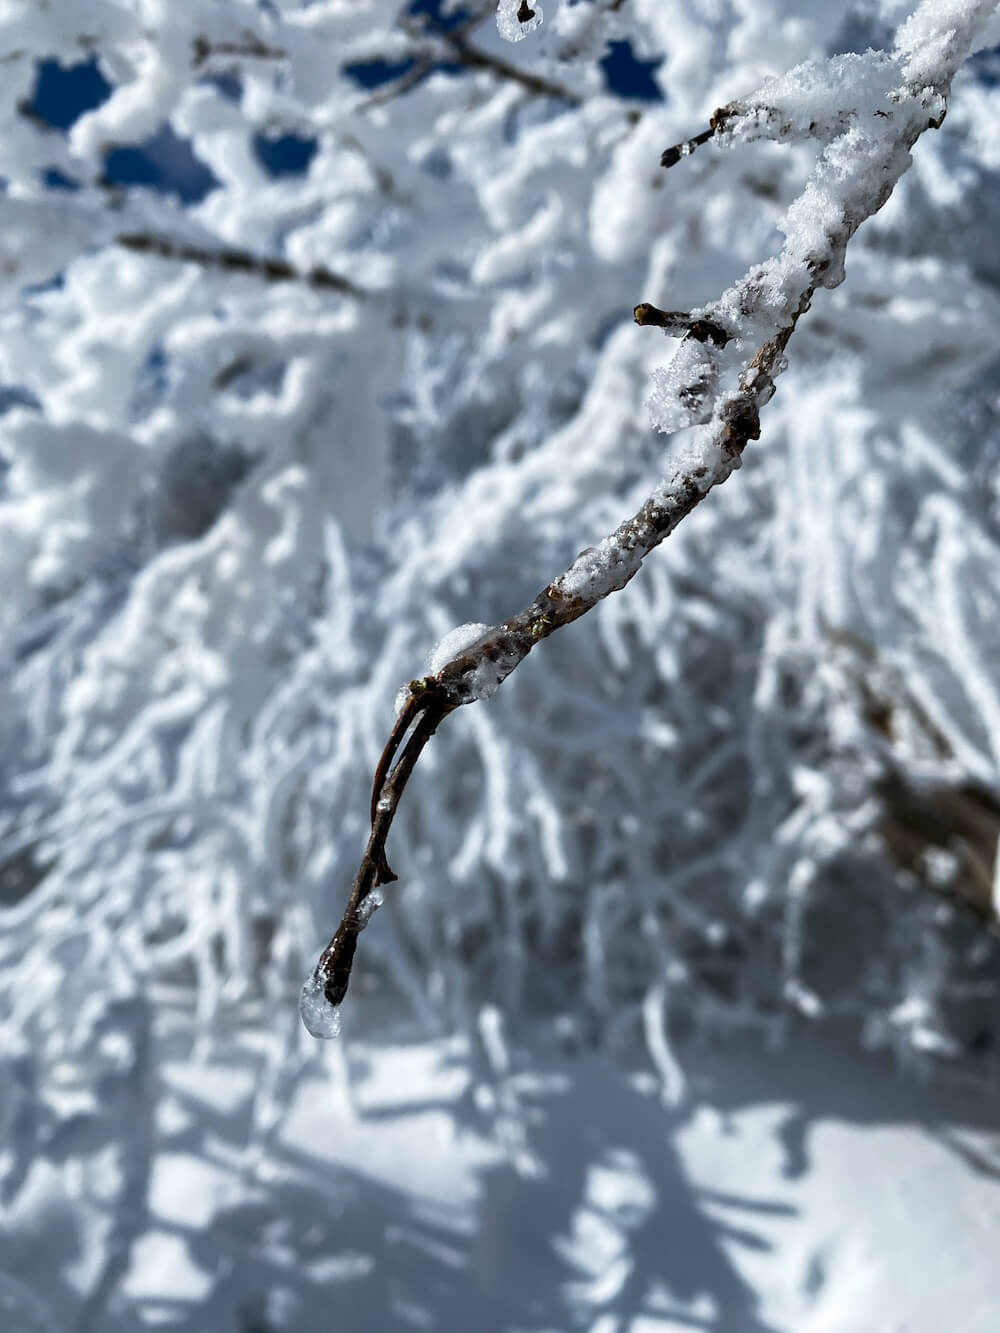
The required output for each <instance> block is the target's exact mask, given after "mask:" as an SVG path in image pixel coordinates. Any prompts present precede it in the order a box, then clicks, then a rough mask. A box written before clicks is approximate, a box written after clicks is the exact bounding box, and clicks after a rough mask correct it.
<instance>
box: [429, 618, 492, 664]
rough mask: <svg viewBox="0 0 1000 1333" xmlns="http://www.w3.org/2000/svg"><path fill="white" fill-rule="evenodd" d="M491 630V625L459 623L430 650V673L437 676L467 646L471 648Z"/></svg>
mask: <svg viewBox="0 0 1000 1333" xmlns="http://www.w3.org/2000/svg"><path fill="white" fill-rule="evenodd" d="M489 630H490V626H489V625H483V624H480V623H477V622H472V621H470V622H469V623H468V624H465V625H457V626H456V627H455V628H454V629H453V630H449V631H448V633H447V634H446V635H445V636H444V638H443V639H439V640H438V642H437V644H436V645H435V646H434V647H433V648H432V649H431V651H430V654H429V656H428V658H427V671H428V674H429V675H432V676H436V675H437V673H438V672H439V671H441V670H442V669H443V668H444V667H446V666H447V665H448V663H449V662H452V661H454V659H455V658H456V657H460V656H461V655H462V653H464V652H465V650H466V649H467V648H471V647H472V645H473V644H474V643H476V642H477V641H478V640H479V639H481V638H482V637H483V635H484V634H488V633H489Z"/></svg>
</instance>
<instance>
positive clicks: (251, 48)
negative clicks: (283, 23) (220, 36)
mask: <svg viewBox="0 0 1000 1333" xmlns="http://www.w3.org/2000/svg"><path fill="white" fill-rule="evenodd" d="M191 46H192V53H193V56H194V67H195V69H197V68H198V67H199V66H201V65H204V64H205V62H206V61H207V60H211V59H212V57H213V56H227V57H229V58H230V59H237V60H287V59H288V53H287V51H283V50H282V49H281V48H280V47H278V46H268V45H267V44H266V43H265V42H263V41H261V39H260V38H259V37H258V36H257V35H256V33H252V32H244V34H243V37H242V40H241V41H238V42H210V41H209V40H208V38H207V37H196V38H195V39H194V41H193V42H192V43H191Z"/></svg>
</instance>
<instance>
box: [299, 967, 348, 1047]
mask: <svg viewBox="0 0 1000 1333" xmlns="http://www.w3.org/2000/svg"><path fill="white" fill-rule="evenodd" d="M326 982H327V977H326V975H325V974H324V973H323V972H321V971H320V969H319V968H318V967H316V968H314V969H313V971H312V972H311V973H310V975H309V977H308V978H307V980H306V983H305V985H304V986H303V987H302V994H301V995H300V996H299V1013H300V1015H301V1016H302V1022H303V1024H304V1026H305V1029H306V1031H307V1032H308V1033H309V1035H310V1037H320V1038H322V1039H323V1040H328V1039H329V1038H330V1037H339V1036H340V1007H339V1006H338V1005H335V1004H331V1003H330V1001H329V1000H328V999H327V998H326V992H325V989H324V988H325V986H326Z"/></svg>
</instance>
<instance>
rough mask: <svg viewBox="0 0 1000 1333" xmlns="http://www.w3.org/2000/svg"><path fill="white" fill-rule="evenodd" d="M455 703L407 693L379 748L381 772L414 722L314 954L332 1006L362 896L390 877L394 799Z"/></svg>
mask: <svg viewBox="0 0 1000 1333" xmlns="http://www.w3.org/2000/svg"><path fill="white" fill-rule="evenodd" d="M455 706H456V705H455V704H453V703H451V702H450V701H449V700H448V699H447V697H446V696H445V695H444V694H443V693H442V692H441V691H439V690H438V689H435V688H428V689H425V690H423V691H422V692H421V694H420V695H419V696H414V695H411V696H410V699H409V700H408V701H407V704H406V706H405V707H404V710H403V713H401V714H400V719H398V720H397V724H396V726H395V727H393V730H392V735H391V736H390V738H389V743H388V744H387V745H386V748H385V750H384V751H383V754H382V759H381V760H380V762H379V770H380V771H381V772H384V771H385V770H386V769H388V767H389V763H390V762H391V758H392V755H393V754H394V753H395V750H396V748H397V747H398V746H399V743H400V741H401V740H402V737H403V734H404V733H405V731H406V730H407V729H408V727H409V725H410V724H411V723H414V722H415V724H416V725H415V726H414V727H413V732H412V734H411V735H410V739H409V740H408V741H407V742H406V745H405V747H404V748H403V753H402V754H401V755H400V757H399V759H398V760H397V761H396V764H395V767H393V768H392V770H391V771H390V772H389V774H388V777H386V778H385V780H384V781H383V782H382V784H381V786H380V787H379V794H378V797H377V799H376V800H375V801H374V802H373V804H372V830H371V834H370V836H369V838H368V845H367V847H366V848H365V852H364V856H363V857H362V858H361V865H360V867H359V868H358V873H357V875H356V876H355V879H354V886H353V888H352V890H351V897H350V901H349V902H348V904H347V910H346V911H345V912H344V915H343V918H342V920H341V922H340V925H339V926H338V927H337V933H336V934H335V935H334V937H333V939H332V940H331V941H330V943H329V944H328V945H327V946H326V948H325V949H324V950H323V952H322V953H321V954H320V957H319V962H318V963H317V965H316V975H317V976H318V977H319V978H321V979H322V981H323V992H324V995H325V996H326V999H327V1001H328V1002H329V1003H330V1004H331V1005H338V1004H339V1003H340V1002H341V1000H342V999H343V998H344V996H345V995H346V994H347V987H348V983H349V982H350V979H351V968H352V966H353V963H354V952H355V950H356V948H357V944H358V935H359V934H360V932H361V931H362V930H363V929H364V927H365V925H366V923H367V921H368V916H369V913H368V912H366V911H365V908H364V903H365V900H366V899H367V898H368V896H369V895H370V893H371V892H372V890H373V889H374V888H375V887H377V886H378V885H380V884H385V883H387V882H388V881H389V880H393V879H395V878H396V877H395V875H393V873H392V871H391V870H389V867H388V864H387V862H386V859H385V840H386V837H387V836H388V833H389V829H390V827H391V825H392V821H393V819H394V817H395V814H396V808H397V806H398V804H399V798H400V797H401V796H402V794H403V791H404V790H405V788H406V784H407V782H409V780H410V775H411V774H412V772H413V769H414V767H415V765H416V762H417V760H418V759H419V758H420V754H421V751H422V750H423V748H424V746H425V745H426V744H427V742H428V741H429V740H430V738H431V737H432V736H433V735H434V733H435V731H436V730H437V728H438V726H439V724H440V722H441V720H442V719H443V718H444V717H446V716H447V715H448V713H450V712H451V711H452V710H453V709H454V708H455ZM404 716H405V718H406V725H405V726H403V727H402V728H401V727H400V726H399V721H400V720H402V718H403V717H404ZM390 746H391V749H390ZM387 756H388V757H387Z"/></svg>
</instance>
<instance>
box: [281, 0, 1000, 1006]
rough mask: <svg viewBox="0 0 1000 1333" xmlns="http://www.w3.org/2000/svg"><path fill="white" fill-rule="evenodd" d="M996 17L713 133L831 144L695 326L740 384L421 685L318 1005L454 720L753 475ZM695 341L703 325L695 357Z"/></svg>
mask: <svg viewBox="0 0 1000 1333" xmlns="http://www.w3.org/2000/svg"><path fill="white" fill-rule="evenodd" d="M996 9H997V5H996V3H995V0H945V2H944V3H942V2H941V0H924V3H922V4H921V5H920V6H919V7H918V8H917V10H916V11H915V12H914V13H913V15H912V16H911V17H910V18H909V19H908V20H907V21H906V22H905V23H904V24H903V25H902V27H901V29H900V31H899V33H898V34H897V39H896V44H895V46H894V49H893V51H892V52H891V53H883V52H874V51H870V52H868V53H867V54H866V55H864V56H860V57H859V56H840V57H834V58H833V59H831V60H830V61H828V62H826V63H825V64H818V63H810V64H808V65H803V66H800V67H798V68H797V69H794V70H792V71H791V72H790V73H789V74H788V75H786V76H785V77H784V78H783V79H777V80H770V81H769V82H768V83H767V84H766V85H765V86H764V87H763V88H762V89H761V90H760V91H759V92H758V93H757V94H756V95H754V96H752V97H749V98H746V99H743V100H742V101H740V102H738V103H734V104H733V105H732V106H731V107H730V108H727V109H726V112H725V114H724V115H720V116H717V117H716V118H714V120H713V129H712V131H711V133H712V134H714V133H716V130H723V129H724V132H725V137H729V138H732V139H734V140H736V139H740V138H751V137H761V136H765V137H773V138H777V139H779V140H780V139H783V138H788V137H790V136H791V135H792V133H793V131H796V134H797V135H801V136H802V137H809V136H810V135H812V134H815V137H817V138H819V139H820V141H821V142H823V143H824V144H825V147H824V149H823V152H822V153H821V155H820V157H819V160H818V162H817V164H816V167H815V169H814V170H813V172H812V174H811V175H810V177H809V179H808V181H807V182H806V186H805V188H804V190H803V191H802V194H801V195H800V196H799V198H798V199H797V200H796V201H795V202H794V203H793V204H792V206H791V207H790V208H789V209H788V211H787V213H786V215H785V217H784V219H783V221H782V223H781V228H782V230H783V231H784V233H785V236H786V240H785V244H784V246H783V248H782V250H781V252H780V253H779V254H778V255H777V256H776V257H775V258H773V259H771V260H769V261H768V262H766V263H764V264H762V265H759V266H756V267H754V268H751V269H750V271H749V272H748V273H747V274H746V275H745V276H744V277H743V278H742V279H741V280H740V281H739V282H738V283H736V284H735V285H734V286H733V287H731V288H730V289H729V290H728V291H726V292H725V293H723V295H722V296H721V297H720V298H719V299H718V300H717V301H715V302H714V303H712V304H711V305H709V306H706V307H705V308H704V309H703V310H702V311H696V312H693V314H692V320H701V321H705V324H704V326H703V327H704V328H705V329H706V330H707V329H709V328H711V329H718V330H721V331H722V333H723V334H724V335H725V336H724V338H722V337H719V338H716V337H714V336H711V335H708V334H706V335H705V337H704V338H703V339H702V345H703V347H704V348H705V349H706V350H705V355H707V356H708V357H709V358H710V360H711V362H712V363H713V364H711V367H710V368H711V371H712V374H711V376H710V377H709V378H708V379H707V380H706V381H704V383H706V384H708V385H710V386H711V387H714V386H715V385H716V384H718V383H721V380H722V377H723V375H726V376H727V377H729V378H730V379H731V380H732V379H735V385H734V387H732V388H729V389H728V390H722V391H719V392H716V393H715V396H714V399H713V400H712V401H711V402H709V401H707V399H708V393H707V392H706V393H705V394H704V395H703V398H704V399H705V401H701V402H697V401H696V402H695V403H694V411H695V416H694V420H700V421H701V422H702V426H701V429H700V431H699V432H698V434H697V436H696V438H695V440H694V442H693V443H692V444H691V445H690V446H689V450H688V453H687V456H686V458H685V459H684V461H683V463H682V466H681V467H679V468H678V469H677V470H676V471H675V472H674V473H673V474H672V475H671V476H669V477H667V478H665V479H664V480H663V481H661V482H660V483H659V484H658V485H657V486H656V487H655V488H654V490H653V492H652V494H651V495H650V496H649V498H648V499H647V500H646V502H645V503H644V504H643V505H642V507H641V508H640V509H639V510H638V512H637V513H635V514H634V515H633V516H632V517H631V518H629V519H627V520H626V521H625V522H623V523H622V524H620V525H619V527H618V528H617V529H615V531H614V532H613V533H611V534H610V535H609V536H608V537H605V538H604V539H603V541H601V542H600V543H598V545H597V546H595V547H589V548H587V550H585V551H582V552H581V553H580V555H578V556H577V558H576V560H575V561H574V562H573V563H572V564H571V565H570V567H569V568H568V569H567V570H566V571H565V572H564V573H562V574H561V575H559V576H558V577H557V578H555V579H554V580H553V581H552V582H551V583H549V584H548V585H547V586H546V587H545V588H543V589H542V591H541V592H540V593H539V594H538V595H537V596H536V598H535V599H534V601H533V602H532V603H531V604H530V606H528V607H527V608H526V609H525V610H524V611H522V612H520V613H519V614H518V615H515V616H513V617H511V618H510V619H508V620H506V621H504V622H503V623H502V624H499V625H496V626H493V627H490V628H488V629H486V630H485V631H484V632H482V633H477V634H476V636H475V638H474V641H473V642H472V643H471V644H469V645H467V646H464V647H463V648H461V650H460V651H458V652H456V653H455V654H454V655H453V656H451V657H450V659H449V660H447V661H446V662H445V663H444V664H443V665H441V666H440V667H439V668H438V669H437V670H436V671H434V672H433V673H432V674H431V675H429V676H427V677H425V678H423V679H421V680H418V681H412V682H411V683H410V685H409V687H408V689H407V693H406V696H405V700H404V704H403V709H402V712H401V713H400V716H399V718H398V719H397V722H396V725H395V726H394V728H393V731H392V735H391V736H390V740H389V742H388V743H387V746H386V748H385V750H384V751H383V756H382V759H381V761H380V763H379V765H378V768H377V770H376V780H375V790H374V792H373V797H372V830H371V835H370V837H369V840H368V845H367V848H366V850H365V853H364V857H363V859H362V863H361V867H360V869H359V871H358V874H357V876H356V878H355V881H354V886H353V889H352V893H351V898H350V902H349V904H348V907H347V911H346V912H345V914H344V918H343V920H342V921H341V924H340V927H339V928H338V930H337V932H336V934H335V935H334V937H333V939H332V940H331V941H330V944H329V945H328V946H327V948H326V949H325V950H324V951H323V953H322V955H321V956H320V959H319V962H318V964H317V966H316V969H315V971H314V973H313V975H312V977H311V978H310V981H309V982H307V983H306V992H307V993H308V995H309V997H310V1000H311V1002H312V1001H315V999H316V997H317V995H318V994H319V993H320V992H322V994H323V995H324V996H325V999H326V1001H327V1003H328V1004H329V1005H332V1006H334V1007H336V1006H337V1005H339V1004H340V1002H341V1000H342V999H343V997H344V995H345V994H346V991H347V987H348V983H349V980H350V974H351V967H352V964H353V960H354V953H355V949H356V945H357V937H358V933H359V931H360V929H361V928H362V927H363V926H364V924H365V923H366V922H367V919H368V916H369V915H370V913H367V912H366V911H365V910H364V904H365V900H366V899H367V898H368V896H369V894H370V893H371V892H372V891H373V889H374V888H375V887H376V886H377V885H378V884H381V883H384V882H386V881H387V879H389V878H392V877H393V876H392V872H391V871H389V868H388V864H387V862H386V859H385V841H386V837H387V835H388V832H389V828H390V826H391V824H392V820H393V817H394V815H395V812H396V809H397V806H398V802H399V798H400V796H401V794H402V792H403V789H404V788H405V786H406V783H407V781H408V780H409V777H410V775H411V773H412V772H413V769H414V766H415V764H416V761H417V759H418V758H419V756H420V753H421V751H422V750H423V748H424V746H425V745H426V744H427V742H428V741H429V740H430V738H431V736H432V735H433V734H434V731H435V730H436V728H437V727H438V725H439V724H440V722H441V721H442V720H443V718H444V717H445V716H446V715H447V714H448V713H449V712H451V711H453V710H454V709H455V708H458V707H460V706H461V705H463V704H468V703H472V702H474V701H476V700H480V699H486V698H489V697H490V696H491V695H492V694H493V693H494V692H495V691H496V690H497V688H498V687H499V686H500V685H501V684H502V682H503V681H504V680H505V679H506V678H507V676H509V675H510V673H511V672H512V671H514V670H515V668H516V667H517V666H519V665H520V663H521V662H522V661H523V660H524V659H525V657H527V655H528V653H529V652H530V651H531V649H532V648H533V647H534V646H535V645H536V644H537V643H539V642H541V641H542V640H543V639H545V638H548V636H549V635H550V634H552V633H554V632H555V630H557V629H560V628H562V627H563V626H564V625H568V624H571V623H572V622H573V621H574V620H577V619H579V618H580V617H581V616H583V615H585V614H586V613H587V612H588V611H590V610H592V609H593V608H594V607H595V606H596V605H597V604H598V603H599V602H601V601H602V600H603V599H604V598H605V597H607V596H608V595H609V594H610V593H612V592H617V591H620V590H621V589H623V588H624V587H625V586H626V585H627V584H628V583H629V582H630V581H631V579H633V578H634V577H635V575H636V574H637V573H638V571H639V569H640V568H641V566H642V563H643V561H644V560H645V558H646V556H647V555H648V554H649V553H650V552H651V551H652V550H654V549H655V548H656V547H657V546H659V544H660V543H661V542H662V541H663V540H664V539H665V538H666V537H667V536H669V534H670V533H671V532H672V531H673V530H674V528H675V527H676V526H677V524H678V523H679V522H680V521H681V519H682V518H684V517H685V516H686V515H687V514H689V513H690V512H691V511H692V510H693V509H694V508H695V507H696V506H697V505H698V504H700V502H701V501H702V500H703V499H704V498H705V496H706V495H707V494H708V492H709V491H710V490H712V489H713V488H714V487H715V486H717V485H720V484H721V483H722V482H723V481H725V480H726V478H727V477H728V476H729V475H730V473H731V472H733V471H735V469H736V468H738V467H739V466H740V463H741V459H742V454H743V451H744V449H745V447H746V445H747V444H748V442H749V441H750V440H752V439H757V438H758V437H759V435H760V409H761V408H762V407H763V406H764V405H765V404H766V403H767V402H768V401H769V399H770V398H771V396H772V395H773V393H774V389H775V380H776V379H777V377H778V375H779V374H780V373H781V372H782V370H783V369H784V368H785V365H786V361H785V349H786V347H787V344H788V341H789V339H790V338H791V335H792V333H793V332H794V330H795V327H796V325H797V323H798V320H799V319H800V317H801V316H802V315H803V314H804V313H805V312H806V311H807V310H808V309H809V306H810V303H811V301H812V298H813V295H814V293H815V291H816V289H817V288H818V287H835V286H837V285H838V284H839V283H840V282H841V281H842V280H843V277H844V260H845V255H846V250H847V245H848V243H849V241H850V239H851V237H852V236H853V235H854V233H855V232H856V230H857V228H858V227H859V226H860V225H861V223H862V222H864V221H865V220H866V219H867V218H869V217H871V216H872V215H873V214H874V213H876V212H877V211H878V210H879V209H880V208H881V207H882V206H883V204H884V203H885V202H886V200H887V199H888V198H889V196H890V194H891V193H892V190H893V188H894V186H895V184H896V182H897V181H898V180H899V178H900V177H901V176H902V175H903V173H904V172H905V171H906V170H907V168H908V167H909V165H910V162H911V157H910V150H911V149H912V147H913V145H914V143H915V142H916V141H917V139H918V138H919V137H920V135H921V134H922V133H923V132H924V131H925V130H927V129H929V128H935V129H936V128H938V127H939V126H940V125H941V123H942V120H943V118H944V114H945V110H946V98H947V94H948V92H949V90H950V86H951V81H952V78H953V76H954V74H955V72H956V70H957V69H958V68H959V66H960V65H961V64H962V62H963V61H964V60H965V59H966V58H967V56H968V55H969V53H970V51H971V50H972V49H974V42H975V39H976V36H977V34H978V33H979V32H980V31H981V30H982V29H983V28H984V26H985V25H986V23H987V22H988V20H989V19H990V17H991V16H992V15H993V13H994V12H995V11H996ZM705 137H708V136H705ZM648 309H651V308H650V307H642V306H641V307H638V308H637V310H639V311H644V310H648ZM637 318H639V317H638V316H637ZM684 318H685V317H681V316H671V317H667V318H666V319H665V320H663V321H656V320H646V319H642V318H639V322H641V323H648V322H661V323H662V324H663V325H664V327H666V329H667V332H668V333H670V332H676V331H678V330H677V327H676V325H677V323H678V322H683V321H684ZM692 334H693V327H692V326H689V327H688V329H687V332H686V334H685V337H684V339H683V340H682V344H681V350H682V351H683V350H684V348H685V345H686V344H688V343H689V342H690V340H691V339H692ZM696 341H697V339H696ZM709 343H711V347H710V348H709V347H708V344H709ZM748 353H749V354H748ZM740 358H741V359H740ZM727 362H728V364H727ZM681 365H682V369H683V366H684V362H683V360H682V362H681ZM670 369H674V367H670V368H668V371H667V372H660V376H661V384H660V390H659V393H658V394H656V395H654V399H653V408H654V415H655V416H656V418H657V419H658V422H659V424H661V425H662V426H664V427H665V428H666V427H667V426H668V424H669V425H674V424H676V421H675V419H674V418H672V417H671V415H670V414H671V411H672V410H673V404H674V403H675V401H676V399H677V398H678V397H684V396H685V394H687V396H688V397H689V399H690V398H691V397H692V385H691V384H689V383H688V384H686V383H684V381H683V376H682V377H680V378H678V377H677V376H676V375H674V376H673V377H671V376H670V374H669V371H670ZM694 397H695V398H697V394H695V395H694ZM478 628H479V627H477V629H478ZM411 727H412V731H411V732H410V735H409V739H408V740H407V741H406V743H405V745H403V748H402V753H401V755H400V757H399V758H398V759H397V760H396V761H395V764H393V763H392V760H393V758H394V756H395V754H396V752H397V750H398V749H399V747H400V745H401V744H402V741H403V737H404V735H405V734H406V732H407V731H408V730H409V729H410V728H411Z"/></svg>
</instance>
